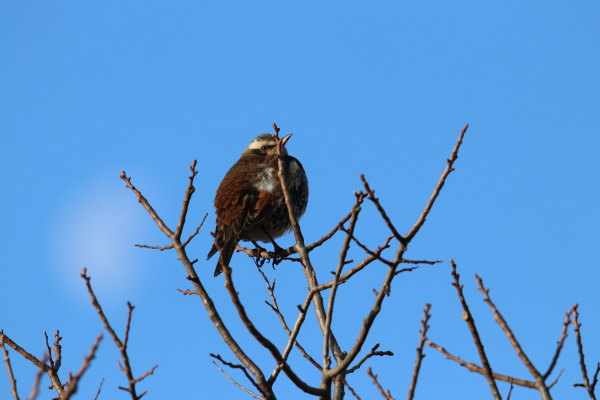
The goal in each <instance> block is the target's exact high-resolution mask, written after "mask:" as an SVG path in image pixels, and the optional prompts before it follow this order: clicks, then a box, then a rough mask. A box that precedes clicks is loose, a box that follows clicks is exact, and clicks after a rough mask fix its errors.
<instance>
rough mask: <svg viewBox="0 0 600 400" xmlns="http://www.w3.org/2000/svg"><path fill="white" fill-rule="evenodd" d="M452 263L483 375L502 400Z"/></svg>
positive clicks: (497, 396) (457, 287) (456, 286)
mask: <svg viewBox="0 0 600 400" xmlns="http://www.w3.org/2000/svg"><path fill="white" fill-rule="evenodd" d="M450 263H451V264H452V278H453V282H452V286H454V287H455V288H456V292H457V294H458V299H459V301H460V305H461V306H462V308H463V319H464V320H465V322H466V323H467V325H468V327H469V331H470V332H471V336H472V337H473V343H474V344H475V347H476V348H477V353H478V354H479V359H480V360H481V365H482V366H483V376H484V377H485V379H486V380H487V382H488V385H489V387H490V390H491V391H492V396H494V399H496V400H502V396H500V391H499V390H498V386H497V385H496V381H495V380H494V376H493V372H492V367H491V366H490V363H489V361H488V358H487V355H486V354H485V350H484V348H483V343H482V342H481V338H480V337H479V332H478V331H477V327H476V326H475V320H474V319H473V315H472V314H471V311H470V310H469V306H468V304H467V300H466V299H465V296H464V294H463V285H461V284H460V275H459V274H458V272H456V263H455V262H454V260H450Z"/></svg>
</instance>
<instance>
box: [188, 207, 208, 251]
mask: <svg viewBox="0 0 600 400" xmlns="http://www.w3.org/2000/svg"><path fill="white" fill-rule="evenodd" d="M206 217H208V213H206V214H204V217H202V221H200V225H198V227H197V228H196V230H195V231H194V232H193V233H192V234H191V235H190V236H189V237H188V238H187V240H186V241H185V242H183V244H182V245H183V247H185V246H187V245H188V244H189V243H190V242H191V241H192V239H193V238H195V237H196V235H198V233H199V232H200V229H202V226H203V225H204V221H206Z"/></svg>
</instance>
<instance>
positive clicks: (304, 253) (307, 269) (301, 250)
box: [273, 124, 344, 362]
mask: <svg viewBox="0 0 600 400" xmlns="http://www.w3.org/2000/svg"><path fill="white" fill-rule="evenodd" d="M273 130H274V132H275V134H274V135H273V137H274V138H275V141H276V143H277V154H278V155H279V156H280V157H279V161H278V172H277V175H278V177H279V183H280V185H281V190H282V192H283V197H284V199H285V205H286V207H287V210H288V217H289V219H290V227H291V230H292V232H293V233H294V238H295V239H296V246H295V247H296V251H297V252H298V255H299V256H300V259H301V260H302V265H303V266H304V268H303V270H304V274H305V276H306V281H307V282H308V287H309V289H311V290H312V289H313V288H315V287H317V286H319V283H318V281H317V276H316V273H315V269H314V268H313V266H312V263H311V261H310V257H309V256H308V248H307V247H306V245H305V244H304V236H303V235H302V231H301V230H300V225H298V220H297V219H296V215H294V208H293V207H292V203H291V200H290V193H289V190H288V186H287V182H286V180H285V174H284V173H283V171H284V165H283V159H282V157H281V146H282V143H281V140H280V139H279V128H278V127H277V125H276V124H273ZM313 295H314V299H313V305H314V308H315V313H316V315H317V321H318V322H319V327H320V328H321V332H322V333H323V334H325V330H326V319H327V317H326V313H325V306H324V305H323V297H322V296H321V293H320V292H314V293H313ZM329 337H330V340H331V348H332V350H333V355H334V356H335V358H336V361H338V362H339V361H341V360H342V358H343V357H344V353H343V352H342V350H341V348H340V346H339V344H338V343H337V340H336V338H335V335H334V334H333V333H330V336H329Z"/></svg>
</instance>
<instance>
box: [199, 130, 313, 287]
mask: <svg viewBox="0 0 600 400" xmlns="http://www.w3.org/2000/svg"><path fill="white" fill-rule="evenodd" d="M291 137H292V134H289V135H287V136H285V137H283V138H282V139H281V159H282V160H283V171H284V176H285V181H286V186H287V188H288V192H289V195H290V203H291V206H292V210H293V213H294V216H295V217H296V220H298V219H300V217H301V216H302V215H303V214H304V212H305V211H306V206H307V204H308V179H307V178H306V173H305V171H304V168H303V167H302V164H301V163H300V161H298V159H296V158H294V157H292V156H290V155H289V154H288V153H287V150H286V148H285V145H286V143H287V142H288V140H289V139H290V138H291ZM278 160H279V155H278V154H277V142H276V141H275V137H274V136H273V135H270V134H268V133H264V134H261V135H258V136H257V137H256V138H255V139H254V140H252V141H251V142H250V144H249V145H248V147H247V148H246V150H245V151H244V152H243V153H242V155H241V156H240V158H239V160H238V161H237V162H236V163H235V164H233V166H232V167H231V168H230V169H229V171H228V172H227V174H225V177H224V178H223V180H222V181H221V184H220V185H219V188H218V189H217V193H216V195H215V199H214V206H215V211H216V216H217V218H216V228H215V233H214V236H215V241H214V244H213V246H212V248H211V250H210V251H209V253H208V255H207V260H208V259H210V258H211V257H212V256H213V255H214V254H215V253H217V252H219V251H220V253H221V254H220V256H219V260H218V262H217V266H216V268H215V272H214V276H218V275H219V274H220V273H221V272H222V270H223V266H229V262H230V261H231V257H232V256H233V252H234V251H235V247H236V245H237V243H238V242H239V241H251V242H252V243H254V245H255V246H256V247H257V248H260V246H259V245H258V244H257V243H256V242H257V241H262V242H269V241H270V242H271V243H273V246H275V249H276V250H277V249H279V248H280V247H279V246H278V245H277V243H275V240H274V239H276V238H278V237H280V236H282V235H283V234H284V233H286V232H287V231H289V230H290V229H291V223H290V218H289V214H288V210H287V207H286V205H285V199H284V195H283V190H282V188H281V184H280V181H279V177H278V171H279V164H278Z"/></svg>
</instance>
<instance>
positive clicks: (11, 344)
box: [0, 331, 63, 399]
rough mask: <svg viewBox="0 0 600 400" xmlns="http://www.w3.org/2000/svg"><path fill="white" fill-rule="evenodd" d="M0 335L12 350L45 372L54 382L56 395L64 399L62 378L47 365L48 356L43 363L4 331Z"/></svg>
mask: <svg viewBox="0 0 600 400" xmlns="http://www.w3.org/2000/svg"><path fill="white" fill-rule="evenodd" d="M0 335H1V336H2V341H3V342H4V343H6V344H7V345H8V346H9V347H10V348H12V349H13V350H15V351H16V352H17V353H19V354H20V355H22V356H23V357H25V358H26V359H27V360H29V362H31V363H32V364H33V365H35V366H36V367H38V368H40V369H42V370H44V372H45V373H47V374H48V377H49V378H50V381H51V382H52V386H53V387H54V390H56V393H58V397H59V398H61V399H62V395H63V384H62V383H61V382H60V378H59V377H58V374H57V372H56V371H55V370H54V369H53V368H52V367H51V366H49V365H47V364H46V360H47V357H48V356H47V355H46V356H45V357H44V359H43V361H40V360H38V359H37V358H36V357H35V356H34V355H32V354H31V353H29V352H28V351H27V350H25V349H24V348H22V347H21V346H19V345H18V344H16V343H15V342H14V341H13V340H12V339H11V338H9V337H8V336H6V334H5V333H4V332H3V331H0Z"/></svg>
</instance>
